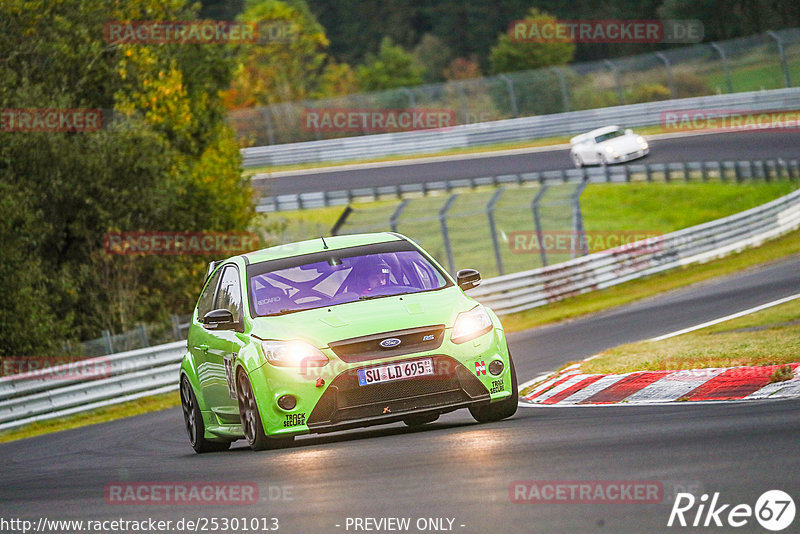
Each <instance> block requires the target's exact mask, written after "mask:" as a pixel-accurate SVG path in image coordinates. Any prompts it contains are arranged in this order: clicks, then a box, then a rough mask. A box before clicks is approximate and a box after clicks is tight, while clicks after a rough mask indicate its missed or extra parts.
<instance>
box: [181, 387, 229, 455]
mask: <svg viewBox="0 0 800 534" xmlns="http://www.w3.org/2000/svg"><path fill="white" fill-rule="evenodd" d="M181 407H182V408H183V420H184V423H186V432H187V433H188V434H189V443H191V444H192V448H193V449H194V451H195V452H196V453H198V454H202V453H204V452H219V451H225V450H228V448H229V447H230V446H231V442H230V441H211V440H207V439H206V438H205V433H206V427H205V424H203V415H202V414H201V413H200V406H199V405H198V404H197V397H196V396H195V394H194V390H193V389H192V384H191V383H190V382H189V379H188V378H187V377H186V375H183V378H181Z"/></svg>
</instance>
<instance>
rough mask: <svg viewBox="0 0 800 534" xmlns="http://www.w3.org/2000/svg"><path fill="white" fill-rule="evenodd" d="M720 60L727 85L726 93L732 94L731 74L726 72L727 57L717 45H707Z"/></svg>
mask: <svg viewBox="0 0 800 534" xmlns="http://www.w3.org/2000/svg"><path fill="white" fill-rule="evenodd" d="M708 44H709V45H710V46H711V48H713V49H714V50H715V51H716V52H717V54H719V57H720V59H721V60H722V71H723V72H724V73H725V82H726V83H727V85H728V92H729V93H732V92H733V82H732V81H731V72H730V71H729V70H728V56H726V55H725V50H723V49H722V47H721V46H719V45H718V44H717V43H708Z"/></svg>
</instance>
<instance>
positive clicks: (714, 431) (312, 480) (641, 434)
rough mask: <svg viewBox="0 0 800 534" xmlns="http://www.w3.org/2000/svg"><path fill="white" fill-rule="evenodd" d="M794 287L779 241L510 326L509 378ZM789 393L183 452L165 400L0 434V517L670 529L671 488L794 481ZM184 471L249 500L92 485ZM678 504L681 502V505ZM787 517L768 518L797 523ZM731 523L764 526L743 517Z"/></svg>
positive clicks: (540, 412) (289, 527) (525, 411)
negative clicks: (146, 498)
mask: <svg viewBox="0 0 800 534" xmlns="http://www.w3.org/2000/svg"><path fill="white" fill-rule="evenodd" d="M798 288H800V256H794V257H793V258H790V259H788V260H785V261H782V262H779V263H777V264H773V265H772V266H769V267H768V268H761V269H759V270H757V271H749V272H745V273H740V274H738V275H735V276H731V277H727V278H724V279H719V280H715V281H712V282H707V283H704V284H701V285H699V286H696V287H694V288H692V289H685V290H679V291H675V292H672V293H669V294H666V295H663V296H659V297H655V298H652V299H649V300H647V301H643V302H640V303H637V304H633V305H630V306H626V307H623V308H620V309H616V310H613V311H609V312H606V313H603V314H600V315H596V316H591V317H588V318H583V319H579V320H575V321H572V322H570V323H566V324H562V325H558V326H551V327H547V328H543V329H538V330H533V331H529V332H523V333H518V334H514V335H513V336H511V338H510V339H511V348H512V352H513V354H514V356H515V360H516V362H517V366H518V368H519V370H520V379H521V380H524V379H527V378H530V377H531V376H532V375H533V374H536V373H538V372H540V371H547V370H550V369H552V368H553V367H554V366H556V365H558V364H560V363H563V362H565V361H569V360H575V359H578V358H581V357H584V356H587V355H590V354H592V353H593V352H595V351H597V350H600V349H602V348H605V347H609V346H612V345H615V344H618V343H621V342H626V341H630V340H633V339H642V338H649V337H651V336H653V335H657V334H662V333H666V332H669V331H671V330H674V329H678V328H683V327H687V326H691V325H694V324H697V323H700V322H703V321H706V320H710V319H714V318H717V317H720V316H723V315H726V314H729V313H732V312H736V311H739V310H742V309H745V308H748V307H751V306H754V305H758V304H761V303H765V302H769V301H771V300H774V299H776V298H779V297H781V296H787V295H789V294H792V293H796V292H797V290H798ZM798 410H800V400H792V401H773V402H768V401H755V402H740V403H715V404H689V403H676V404H674V405H669V406H649V407H643V406H614V407H558V408H554V407H550V408H546V407H520V409H519V411H518V412H517V414H516V415H515V416H514V417H513V418H511V419H509V420H506V421H502V422H499V423H493V424H486V425H478V424H476V423H474V422H473V420H472V419H471V417H470V416H469V413H468V412H466V411H465V410H462V411H459V412H455V413H452V414H448V415H445V416H443V417H442V418H441V419H440V420H439V421H438V422H436V423H433V424H431V425H428V426H426V427H424V428H423V429H421V430H410V429H407V428H405V427H404V426H402V425H401V424H396V425H391V426H387V427H377V428H373V429H363V430H354V431H349V432H342V433H337V434H331V435H325V436H306V437H303V438H300V439H298V440H297V441H296V443H295V445H294V446H293V447H291V448H288V449H284V450H280V451H265V452H260V453H255V452H252V451H250V450H249V448H246V446H245V445H244V443H243V442H241V441H240V442H237V443H236V444H234V446H235V448H234V449H232V450H231V451H228V452H224V453H215V454H206V455H195V454H194V452H193V451H192V450H191V448H190V447H189V443H188V439H187V437H186V435H185V431H184V429H183V420H182V415H181V412H180V409H178V408H175V409H170V410H165V411H161V412H156V413H151V414H144V415H140V416H137V417H133V418H129V419H124V420H120V421H115V422H111V423H106V424H101V425H94V426H90V427H86V428H82V429H75V430H71V431H66V432H61V433H57V434H53V435H50V436H42V437H37V438H32V439H28V440H24V441H19V442H12V443H6V444H2V445H0V457H1V458H2V459H3V461H2V471H0V473H1V474H0V517H2V518H27V519H31V520H33V521H38V520H39V518H41V517H46V518H48V519H68V518H70V519H82V520H111V519H118V518H124V519H128V520H146V519H148V518H160V519H164V520H167V519H169V520H172V521H177V520H179V519H181V518H185V519H195V520H196V519H197V518H199V517H204V518H207V519H211V518H215V517H216V518H233V517H238V518H243V517H244V518H250V517H266V518H272V517H276V518H278V520H279V527H280V529H279V532H288V533H315V532H320V533H322V532H324V533H336V532H356V531H358V532H366V531H367V530H354V527H353V526H352V524H351V526H350V527H349V528H347V525H348V523H347V521H348V518H351V521H352V518H366V517H373V518H376V519H377V518H387V517H405V518H410V520H411V523H410V525H411V527H410V528H409V529H408V530H405V531H406V532H420V531H426V532H431V531H436V530H431V529H430V528H428V529H426V530H425V529H418V528H417V523H416V522H417V520H419V519H420V518H423V521H424V520H427V518H444V520H443V525H444V526H445V527H447V528H449V529H451V530H445V531H455V532H464V533H489V532H498V533H511V532H526V533H527V532H536V533H539V532H546V533H550V532H554V533H564V532H614V533H618V532H668V531H675V530H677V531H681V530H687V529H680V528H676V527H673V528H671V529H670V528H667V526H666V524H667V520H668V518H669V515H670V510H671V506H672V505H671V501H672V495H673V494H674V493H675V492H676V491H683V490H685V489H689V490H690V491H692V492H693V493H695V494H696V495H698V496H699V495H700V494H701V493H704V492H705V493H708V494H713V493H714V492H719V493H720V495H719V502H720V504H722V503H726V504H731V505H732V506H733V505H736V504H741V503H744V504H749V505H750V506H751V507H752V506H754V505H755V503H756V500H757V498H758V497H759V496H760V495H761V494H762V493H763V492H764V491H766V490H770V489H780V490H783V491H785V492H787V493H789V494H790V495H794V496H795V498H796V497H797V496H798V495H800V477H798V476H797V473H800V455H798V444H800V418H798ZM517 480H537V481H594V480H602V481H658V482H659V483H660V484H661V485H662V487H663V488H664V491H663V495H660V497H661V498H660V499H659V500H660V501H661V502H658V503H654V504H642V503H635V504H619V503H613V504H578V503H559V504H541V503H529V502H523V503H517V502H512V501H511V499H510V494H509V488H510V487H511V485H512V484H513V483H514V481H517ZM187 481H196V482H240V483H241V482H249V483H255V484H257V485H258V487H259V495H260V501H259V502H258V504H250V505H239V506H230V505H220V504H215V505H204V506H186V505H184V506H167V505H152V504H151V505H118V504H113V505H112V504H107V502H106V500H105V498H104V488H105V487H106V484H113V483H119V482H187ZM511 495H513V492H512V494H511ZM732 506H731V507H732ZM729 509H730V507H729ZM695 511H696V507H695V508H694V509H692V510H691V513H687V518H688V519H689V520H690V521H691V520H692V519H693V518H694V513H695ZM726 514H727V512H726ZM722 517H723V519H724V518H725V514H723V516H722ZM450 520H452V526H451V527H450V526H449V525H450V523H449V521H450ZM798 522H800V519H795V521H794V523H793V524H792V526H791V527H790V528H789V529H788V530H786V532H797V531H798V528H797V525H798ZM270 524H271V523H270ZM337 525H339V526H337ZM462 525H463V526H462ZM420 526H426V525H423V524H422V523H420ZM441 530H442V529H440V531H441ZM706 530H708V529H706ZM711 530H713V531H720V530H723V531H727V530H728V529H727V528H726V529H718V528H717V529H714V528H713V527H712V528H711ZM736 530H737V531H739V532H763V531H764V530H763V529H760V527H759V526H758V524H757V523H756V522H755V519H754V518H752V517H751V518H750V519H749V522H748V523H747V525H746V526H745V527H742V528H738V529H736ZM184 531H185V530H184ZM213 531H214V532H220V530H213ZM241 531H242V530H241V529H239V530H238V532H241ZM372 531H375V530H372ZM381 531H382V532H388V531H389V530H381ZM109 532H111V531H109Z"/></svg>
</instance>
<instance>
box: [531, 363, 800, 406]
mask: <svg viewBox="0 0 800 534" xmlns="http://www.w3.org/2000/svg"><path fill="white" fill-rule="evenodd" d="M788 365H789V366H790V367H791V368H792V370H793V371H794V376H793V377H792V378H791V379H789V380H785V381H783V382H774V383H770V376H771V375H772V374H773V373H774V372H775V371H776V370H777V369H778V368H780V367H783V365H765V366H761V367H723V368H713V369H694V370H688V371H636V372H633V373H625V374H620V375H613V374H583V373H581V372H580V364H574V365H571V366H569V367H567V368H565V369H563V370H562V371H561V372H560V373H558V374H556V375H553V376H550V377H548V378H547V379H545V380H544V381H542V382H540V383H538V384H537V385H536V386H535V387H534V389H533V390H531V391H530V392H528V393H527V394H526V395H525V396H524V397H522V399H521V400H522V403H523V404H524V403H529V404H540V405H558V406H565V405H598V404H600V405H602V404H618V403H624V404H652V403H665V402H676V401H727V400H747V399H766V398H769V399H778V398H790V397H800V373H798V372H797V368H798V366H800V363H791V364H788Z"/></svg>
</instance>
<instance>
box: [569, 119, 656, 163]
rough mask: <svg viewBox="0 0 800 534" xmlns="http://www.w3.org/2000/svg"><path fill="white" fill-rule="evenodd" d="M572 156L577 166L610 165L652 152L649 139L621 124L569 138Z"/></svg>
mask: <svg viewBox="0 0 800 534" xmlns="http://www.w3.org/2000/svg"><path fill="white" fill-rule="evenodd" d="M569 142H570V144H571V145H572V148H571V149H570V151H569V152H570V156H571V157H572V161H573V163H575V166H576V167H579V168H580V167H583V166H584V165H590V164H598V165H610V164H611V163H622V162H623V161H630V160H632V159H636V158H641V157H644V156H646V155H647V153H648V152H650V148H649V146H648V144H647V140H646V139H645V138H644V137H642V136H641V135H636V134H635V133H633V130H622V129H621V128H620V127H619V126H604V127H603V128H598V129H596V130H592V131H591V132H588V133H585V134H581V135H578V136H575V137H573V138H572V139H570V140H569Z"/></svg>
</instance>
